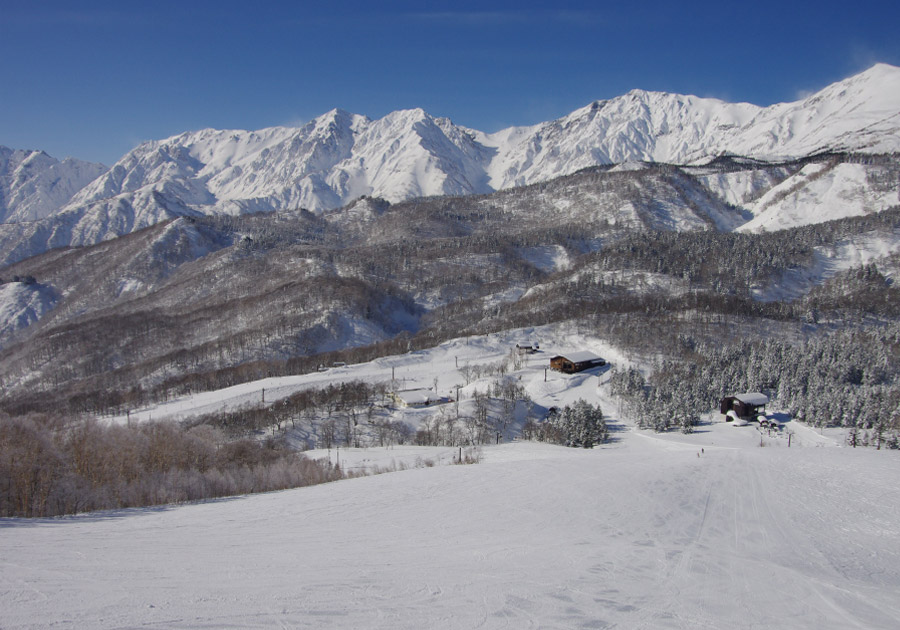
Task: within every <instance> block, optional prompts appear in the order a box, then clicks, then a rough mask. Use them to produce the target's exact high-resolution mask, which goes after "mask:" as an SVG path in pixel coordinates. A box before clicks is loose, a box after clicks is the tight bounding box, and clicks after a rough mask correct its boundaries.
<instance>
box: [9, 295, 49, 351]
mask: <svg viewBox="0 0 900 630" xmlns="http://www.w3.org/2000/svg"><path fill="white" fill-rule="evenodd" d="M57 299H58V297H57V295H56V293H55V291H53V289H51V288H50V287H46V286H43V285H41V284H36V283H35V284H30V283H25V282H7V283H5V284H0V344H2V343H5V342H6V340H7V339H9V338H10V337H11V336H12V335H13V334H14V333H15V332H16V331H17V330H21V329H22V328H26V327H28V326H30V325H31V324H33V323H35V322H36V321H38V320H39V319H40V318H41V317H42V316H43V315H44V314H45V313H47V312H48V311H50V310H51V309H52V308H53V307H54V306H55V305H56V301H57Z"/></svg>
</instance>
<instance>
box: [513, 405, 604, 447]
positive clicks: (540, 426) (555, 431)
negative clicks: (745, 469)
mask: <svg viewBox="0 0 900 630" xmlns="http://www.w3.org/2000/svg"><path fill="white" fill-rule="evenodd" d="M522 438H523V439H525V440H534V441H536V442H549V443H551V444H560V445H562V446H571V447H576V448H594V447H595V446H598V445H600V444H602V443H603V442H606V441H607V440H608V439H609V427H607V425H606V419H605V418H604V417H603V411H602V410H601V409H600V406H599V405H591V404H590V403H588V402H586V401H584V400H583V399H579V400H578V401H577V402H575V403H574V404H572V405H566V406H565V407H563V408H562V409H558V408H556V407H553V408H552V409H550V412H549V413H548V414H547V417H546V418H544V419H543V420H529V421H528V422H526V423H525V426H524V427H523V428H522Z"/></svg>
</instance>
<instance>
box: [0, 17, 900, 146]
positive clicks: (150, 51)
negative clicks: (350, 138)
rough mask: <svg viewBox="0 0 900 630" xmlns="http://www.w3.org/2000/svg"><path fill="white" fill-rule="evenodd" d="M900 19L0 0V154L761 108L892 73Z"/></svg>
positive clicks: (898, 60) (898, 57) (899, 60)
mask: <svg viewBox="0 0 900 630" xmlns="http://www.w3.org/2000/svg"><path fill="white" fill-rule="evenodd" d="M563 5H564V6H563ZM898 24H900V2H896V1H893V2H884V1H882V2H873V1H870V0H855V1H853V2H841V3H833V4H832V3H829V2H815V3H814V2H808V3H807V2H790V1H785V0H781V1H780V2H770V1H769V0H759V1H757V2H735V3H729V2H727V1H726V0H717V1H716V2H685V3H679V2H672V1H671V0H668V1H666V2H657V1H655V0H644V1H642V2H599V1H597V2H572V3H559V2H555V3H551V2H528V1H526V0H522V1H519V2H509V3H502V2H493V3H492V2H488V1H485V2H467V1H465V0H460V1H457V2H453V3H447V4H441V3H424V2H377V1H371V0H370V1H369V2H352V1H341V0H333V1H331V2H303V1H296V2H269V1H266V0H243V1H241V2H232V1H230V0H218V1H216V2H208V1H205V0H196V1H191V0H182V1H181V2H170V1H168V0H156V1H154V2H136V1H131V0H118V1H117V2H91V1H88V0H85V1H80V2H72V1H68V2H43V1H41V0H21V1H20V0H16V1H12V0H0V59H2V63H0V86H2V92H0V144H2V145H5V146H10V147H13V148H22V149H43V150H45V151H47V152H48V153H50V154H51V155H54V156H56V157H59V158H62V157H65V156H67V155H71V156H73V157H78V158H82V159H87V160H92V161H100V162H104V163H106V164H112V163H113V162H114V161H115V160H117V159H118V158H119V157H121V155H122V154H123V153H125V152H126V151H128V150H129V149H131V148H133V147H134V146H135V145H136V144H138V143H139V142H141V141H144V140H150V139H158V138H164V137H167V136H170V135H174V134H176V133H180V132H182V131H187V130H193V129H200V128H203V127H217V128H240V129H260V128H263V127H270V126H274V125H292V124H294V125H296V124H301V123H303V122H305V121H307V120H309V119H311V118H314V117H315V116H318V115H320V114H323V113H325V112H326V111H328V110H330V109H333V108H335V107H340V108H342V109H346V110H348V111H351V112H354V113H358V114H364V115H367V116H369V117H371V118H378V117H381V116H383V115H385V114H387V113H388V112H391V111H393V110H396V109H406V108H412V107H422V108H423V109H425V110H426V111H428V112H429V113H431V114H432V115H435V116H447V117H449V118H451V119H452V120H453V121H454V122H456V123H458V124H462V125H466V126H469V127H474V128H477V129H481V130H483V131H496V130H498V129H501V128H504V127H508V126H511V125H526V124H533V123H536V122H540V121H543V120H549V119H552V118H556V117H559V116H562V115H564V114H566V113H568V112H570V111H572V110H574V109H576V108H578V107H581V106H583V105H586V104H588V103H589V102H591V101H593V100H596V99H604V98H612V97H614V96H618V95H620V94H624V93H625V92H627V91H628V90H630V89H632V88H642V89H647V90H661V91H669V92H679V93H686V94H697V95H699V96H712V97H717V98H721V99H724V100H728V101H748V102H751V103H756V104H758V105H770V104H772V103H776V102H783V101H791V100H795V99H797V98H799V97H801V96H802V95H804V94H806V93H809V92H812V91H815V90H818V89H820V88H822V87H824V86H825V85H827V84H829V83H832V82H834V81H837V80H840V79H843V78H846V77H848V76H850V75H853V74H856V73H857V72H860V71H862V70H864V69H866V68H868V67H869V66H871V65H872V64H873V63H875V62H879V61H880V62H885V63H890V64H893V65H900V37H898V35H897V25H898Z"/></svg>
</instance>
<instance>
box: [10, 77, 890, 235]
mask: <svg viewBox="0 0 900 630" xmlns="http://www.w3.org/2000/svg"><path fill="white" fill-rule="evenodd" d="M828 151H844V152H869V153H892V152H898V151H900V69H898V68H896V67H894V66H889V65H887V64H877V65H875V66H873V67H872V68H870V69H869V70H867V71H866V72H863V73H861V74H859V75H857V76H855V77H851V78H849V79H846V80H844V81H840V82H837V83H834V84H832V85H829V86H827V87H826V88H824V89H823V90H821V91H820V92H818V93H816V94H813V95H810V96H808V97H807V98H804V99H803V100H800V101H797V102H794V103H780V104H776V105H772V106H769V107H760V106H757V105H752V104H749V103H727V102H724V101H721V100H718V99H714V98H703V97H698V96H691V95H680V94H670V93H665V92H652V91H646V90H640V89H635V90H631V91H630V92H628V93H627V94H625V95H623V96H619V97H616V98H612V99H608V100H598V101H594V102H592V103H590V104H588V105H586V106H584V107H582V108H579V109H577V110H575V111H573V112H571V113H570V114H568V115H566V116H563V117H561V118H558V119H556V120H552V121H548V122H545V123H540V124H536V125H532V126H527V127H511V128H509V129H505V130H501V131H498V132H495V133H491V134H486V133H483V132H479V131H476V130H472V129H467V128H465V127H460V126H457V125H455V124H454V123H453V122H452V121H450V120H449V119H447V118H434V117H432V116H431V115H429V114H428V113H427V112H425V111H424V110H423V109H421V108H412V109H405V110H398V111H395V112H391V113H389V114H387V115H386V116H384V117H382V118H379V119H376V120H372V119H370V118H367V117H365V116H361V115H358V114H352V113H350V112H347V111H345V110H342V109H333V110H331V111H329V112H326V113H325V114H323V115H321V116H319V117H317V118H314V119H312V120H310V121H309V122H307V123H306V124H305V125H303V126H300V127H271V128H267V129H261V130H258V131H243V130H217V129H202V130H199V131H191V132H185V133H182V134H179V135H176V136H172V137H170V138H167V139H163V140H157V141H151V142H146V143H144V144H142V145H140V146H138V147H136V148H135V149H134V150H132V151H130V152H129V153H128V154H126V155H125V156H123V157H122V159H120V160H119V161H118V162H117V163H116V164H115V165H114V166H113V168H112V169H110V170H109V171H108V172H106V173H105V174H103V175H102V176H101V177H96V176H97V175H98V174H100V173H99V172H97V171H92V170H90V169H89V168H87V167H81V171H82V173H87V175H86V176H85V177H84V179H85V180H87V181H89V180H91V179H94V178H95V177H96V179H95V180H94V181H93V182H92V183H90V184H89V185H87V186H85V185H84V184H86V183H87V181H82V180H77V181H78V182H81V183H80V186H84V187H83V188H82V189H81V190H80V192H78V193H77V194H76V195H75V196H74V197H72V195H71V193H69V194H68V196H69V197H72V198H71V200H70V201H69V200H68V197H67V198H66V201H68V203H67V204H66V205H65V207H63V208H61V209H60V210H59V211H58V212H60V213H61V216H64V217H67V218H65V219H62V218H61V219H59V220H61V221H63V222H64V223H65V224H66V225H67V226H71V225H73V224H78V227H77V229H71V228H69V227H67V228H66V230H68V231H69V232H71V233H72V234H76V233H77V234H81V235H83V238H86V239H88V240H87V241H82V240H80V239H81V238H82V237H78V238H77V239H75V240H73V241H71V243H60V242H59V241H60V239H62V238H63V237H61V236H60V234H61V233H60V232H59V231H58V230H56V229H55V228H53V227H48V228H46V232H48V233H52V234H54V237H53V238H54V239H56V240H55V241H54V244H55V245H59V244H85V243H87V242H97V241H99V240H103V239H105V238H111V237H113V236H116V235H119V234H122V233H125V232H128V231H132V230H135V229H138V228H140V227H145V226H147V225H152V224H153V223H155V222H157V221H159V220H161V219H162V218H165V217H170V216H178V215H197V214H242V213H249V212H264V211H279V210H293V209H298V208H305V209H307V210H311V211H314V212H322V211H325V210H329V209H333V208H339V207H342V206H344V205H346V204H347V203H349V202H351V201H352V200H354V199H356V198H358V197H360V196H362V195H371V196H376V197H381V198H384V199H386V200H388V201H390V202H392V203H393V202H397V201H402V200H404V199H408V198H411V197H417V196H429V195H465V194H472V193H487V192H491V191H494V190H500V189H506V188H510V187H514V186H521V185H526V184H531V183H534V182H539V181H547V180H550V179H553V178H555V177H559V176H562V175H568V174H571V173H574V172H576V171H578V170H580V169H583V168H586V167H590V166H595V165H609V164H630V163H639V162H663V163H669V164H682V165H689V164H704V163H706V162H709V161H710V160H712V159H714V158H715V157H716V156H719V155H723V154H728V155H737V156H744V157H747V158H754V159H759V160H768V161H778V160H790V159H796V158H800V157H804V156H809V155H813V154H818V153H822V152H828ZM10 153H11V152H10V151H9V150H7V152H6V154H4V155H6V156H7V157H3V158H2V160H3V161H2V162H0V164H2V169H3V170H2V177H3V178H4V179H3V182H4V183H3V184H2V185H3V186H5V188H4V189H3V191H2V192H3V200H4V203H6V204H7V207H6V208H0V211H2V212H3V213H4V214H3V217H4V220H15V217H29V218H31V219H34V218H41V217H42V216H46V215H47V214H49V213H55V212H57V208H59V207H60V206H61V205H62V203H65V202H59V201H57V200H55V201H54V203H49V204H48V203H44V204H43V205H41V204H37V205H38V206H40V208H41V209H40V210H36V209H34V207H35V206H33V205H31V206H30V205H28V204H27V203H25V202H23V201H15V204H13V203H12V202H10V201H6V200H10V199H18V198H16V197H15V195H14V194H12V193H10V192H9V191H10V190H12V187H13V184H12V183H11V182H16V181H20V179H21V177H20V176H19V175H15V176H13V175H11V174H10V173H11V172H12V171H10V167H9V164H10V163H11V162H10V158H9V157H8V155H9V154H10ZM26 158H27V159H26ZM51 159H52V158H49V156H44V155H41V154H28V155H25V154H21V155H20V156H19V157H18V158H17V161H16V167H15V168H20V167H21V170H22V171H23V172H24V171H26V170H27V169H29V168H31V169H32V170H35V169H37V167H36V166H35V167H28V166H27V165H28V164H35V165H37V164H43V163H44V162H46V161H47V160H51ZM51 166H52V165H51ZM51 166H46V167H45V166H42V167H41V168H40V169H37V170H44V171H47V172H50V171H49V170H48V169H50V168H51ZM53 168H58V167H53ZM91 175H92V176H91ZM17 177H18V178H19V179H16V178H17ZM25 179H26V180H27V177H26V178H25ZM23 181H24V180H23ZM72 186H73V187H74V189H73V190H72V192H74V190H77V189H78V188H77V187H75V183H74V182H73V184H72ZM26 188H27V187H26ZM41 190H46V188H41ZM63 196H65V195H63ZM54 199H56V198H54ZM54 204H55V205H54ZM10 208H12V209H10ZM10 217H12V219H10ZM54 220H55V219H54ZM112 226H115V227H112ZM35 229H38V228H35ZM41 229H43V228H41ZM110 229H112V230H113V231H112V232H110V231H109V230H110ZM0 236H2V235H0ZM16 238H22V239H24V240H23V241H22V243H25V242H26V241H27V243H28V245H27V246H28V247H36V248H37V249H36V250H35V253H36V252H37V251H40V248H41V245H40V244H39V243H38V244H34V243H37V241H39V240H40V239H36V238H35V237H33V236H29V235H25V236H22V237H16ZM73 238H75V237H73ZM0 240H2V238H0ZM22 243H20V244H19V245H16V247H20V246H21V247H25V245H24V244H22ZM0 245H2V243H0ZM4 247H6V246H4Z"/></svg>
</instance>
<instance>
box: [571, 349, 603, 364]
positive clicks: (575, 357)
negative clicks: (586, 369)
mask: <svg viewBox="0 0 900 630" xmlns="http://www.w3.org/2000/svg"><path fill="white" fill-rule="evenodd" d="M560 356H563V357H565V358H566V359H568V360H569V361H571V362H572V363H584V362H585V361H602V360H603V357H601V356H598V355H596V354H594V353H593V352H589V351H587V350H579V351H578V352H568V353H566V354H563V355H560Z"/></svg>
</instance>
